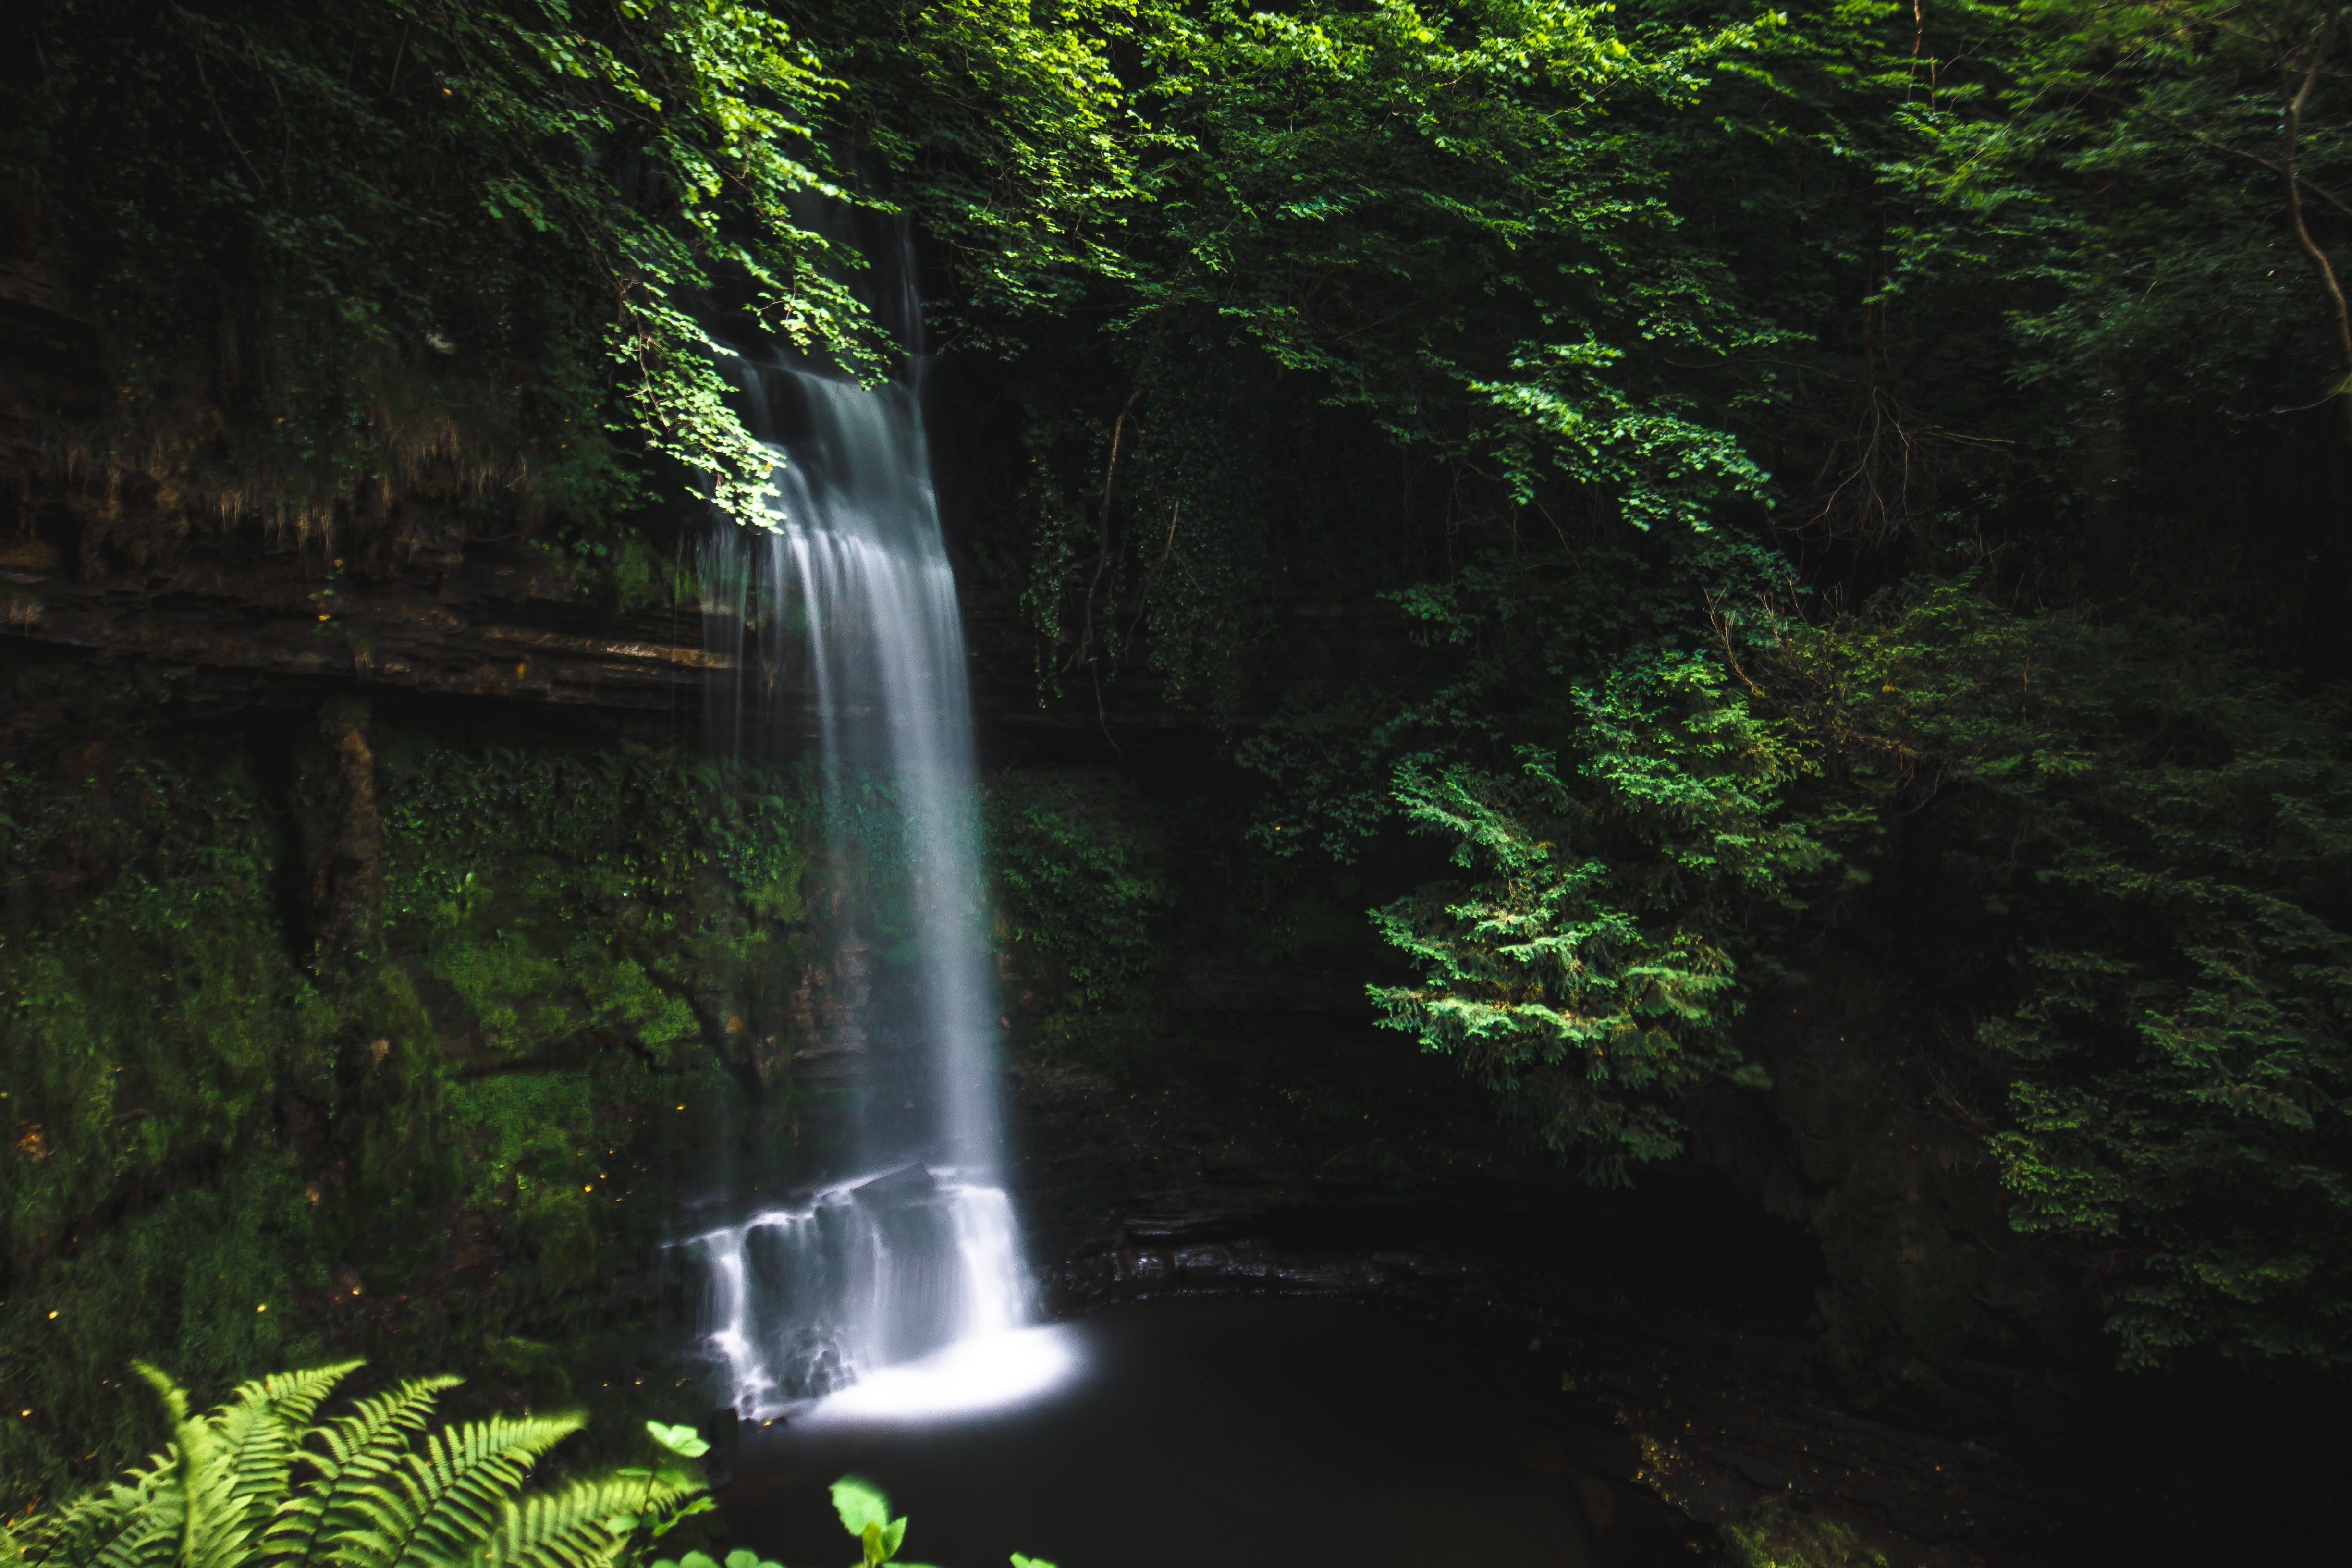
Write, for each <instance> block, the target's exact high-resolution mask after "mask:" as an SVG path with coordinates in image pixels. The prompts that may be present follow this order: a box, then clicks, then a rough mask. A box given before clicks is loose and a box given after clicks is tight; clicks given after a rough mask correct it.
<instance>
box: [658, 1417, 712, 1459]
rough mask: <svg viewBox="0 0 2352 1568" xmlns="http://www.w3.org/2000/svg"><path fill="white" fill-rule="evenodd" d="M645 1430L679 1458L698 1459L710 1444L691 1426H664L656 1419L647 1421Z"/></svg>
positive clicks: (707, 1450)
mask: <svg viewBox="0 0 2352 1568" xmlns="http://www.w3.org/2000/svg"><path fill="white" fill-rule="evenodd" d="M646 1431H647V1432H649V1433H651V1434H652V1435H653V1440H654V1441H655V1442H656V1443H659V1444H660V1445H661V1446H662V1447H665V1448H667V1449H668V1450H669V1451H670V1452H671V1453H673V1454H676V1455H677V1456H679V1457H680V1458H688V1459H698V1458H702V1456H703V1455H705V1454H708V1453H709V1452H710V1445H709V1444H708V1443H706V1442H704V1441H703V1440H702V1438H701V1437H700V1436H698V1435H697V1433H696V1432H695V1430H694V1428H693V1427H691V1426H663V1425H662V1424H661V1423H660V1422H658V1421H648V1422H646Z"/></svg>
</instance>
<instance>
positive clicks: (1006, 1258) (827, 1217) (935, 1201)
mask: <svg viewBox="0 0 2352 1568" xmlns="http://www.w3.org/2000/svg"><path fill="white" fill-rule="evenodd" d="M899 242H900V247H901V248H900V253H899V255H898V258H896V259H897V260H898V262H899V265H898V268H897V271H896V276H897V278H898V280H899V281H900V283H901V289H900V292H899V294H898V297H897V298H896V299H895V300H886V301H882V302H881V305H882V307H884V308H877V312H876V313H877V316H880V317H882V318H883V319H884V321H885V324H886V325H889V326H893V327H896V328H898V330H899V331H901V333H902V335H903V336H905V337H907V338H908V341H911V335H912V328H913V324H914V321H915V319H916V316H915V310H914V304H913V300H912V298H911V292H910V289H911V284H910V282H909V281H908V280H910V279H911V278H912V269H911V268H909V267H908V266H906V265H905V260H906V258H905V254H904V248H903V247H904V244H905V240H904V235H903V232H902V233H901V235H900V237H899ZM893 315H896V316H897V317H898V320H896V321H892V320H890V318H891V317H892V316H893ZM920 363H921V362H920V359H919V357H917V358H915V359H914V360H912V361H911V362H910V363H909V365H908V369H907V371H906V373H905V374H903V375H901V376H900V377H898V379H895V380H893V381H891V382H889V383H888V384H884V385H880V386H866V385H861V384H858V383H857V382H856V381H855V380H852V379H849V378H847V377H845V376H842V375H839V374H833V373H831V372H830V371H828V370H826V369H824V368H822V367H818V366H813V365H811V364H809V363H805V362H804V361H800V360H796V359H795V358H793V357H792V356H790V355H788V354H785V353H778V352H772V351H762V350H760V349H758V348H756V347H754V348H751V349H747V350H746V352H744V353H742V354H740V356H739V357H738V358H737V359H735V360H734V361H732V362H731V363H730V370H731V371H732V373H733V374H734V375H735V377H736V380H737V383H738V385H739V386H740V388H741V390H742V393H743V395H744V406H745V410H746V418H747V422H748V423H749V424H750V426H751V429H752V431H753V433H754V434H756V435H758V436H759V437H761V439H762V440H763V441H765V442H767V443H768V444H769V445H770V447H772V449H773V450H774V451H775V452H776V453H777V456H778V458H779V463H778V467H777V468H776V469H775V470H774V474H773V479H774V482H775V487H776V490H777V492H778V493H777V499H776V500H775V502H774V507H775V510H776V512H777V521H776V523H775V526H774V527H773V528H772V529H771V530H768V531H760V530H749V529H742V528H739V527H735V526H732V525H730V524H726V523H720V524H718V525H716V527H715V529H714V531H713V532H712V533H711V535H710V536H709V540H708V542H707V543H706V546H705V549H704V552H703V557H702V561H701V568H702V576H703V580H704V583H705V599H704V610H705V619H706V624H707V625H708V626H709V627H711V628H712V629H711V631H710V632H709V633H708V634H707V635H708V636H709V637H711V638H712V639H713V641H714V643H715V645H716V646H714V647H713V650H712V651H713V652H714V653H717V654H719V655H720V656H721V657H720V658H719V659H718V660H717V661H715V662H716V663H717V664H719V665H720V666H721V667H723V668H725V669H727V670H729V671H730V672H731V674H730V675H729V676H727V677H726V678H724V679H719V680H717V681H716V682H715V683H714V686H713V688H712V698H713V701H712V709H711V712H710V721H711V730H712V733H713V738H714V743H715V744H717V745H718V746H719V747H720V748H722V749H724V750H727V751H730V752H733V753H735V754H738V755H746V754H752V753H755V752H763V751H764V752H767V753H769V754H770V755H771V756H772V757H776V758H782V757H783V756H786V755H789V754H790V753H791V752H793V751H795V750H801V751H805V749H806V748H807V746H808V744H809V742H814V748H815V752H816V754H817V758H818V761H819V763H820V764H821V775H820V776H821V778H822V780H823V781H824V782H823V794H824V806H825V815H826V819H827V821H828V823H829V825H830V826H829V828H828V833H829V837H830V840H831V842H830V854H831V857H832V859H833V862H834V863H835V866H836V867H839V866H843V865H847V864H851V863H853V862H854V863H856V864H857V865H858V866H860V867H861V868H862V871H861V874H862V875H864V876H865V877H866V878H867V879H868V882H869V885H870V886H872V887H875V888H879V889H883V893H882V895H881V896H880V897H879V899H878V900H877V901H878V902H882V903H887V904H888V905H889V906H890V907H892V908H893V909H895V910H899V911H902V918H901V919H900V921H899V923H898V928H897V929H896V930H894V931H892V932H891V933H889V934H890V938H891V941H890V943H889V946H890V950H891V952H893V953H894V954H895V963H896V964H897V966H898V973H899V974H900V975H901V976H902V979H901V980H900V981H899V982H898V984H897V986H896V990H895V992H894V994H893V1004H894V1005H892V1006H888V1007H886V1006H884V1005H882V1004H881V1003H880V1002H879V1001H878V1000H877V993H876V990H875V986H874V979H875V969H876V961H875V960H874V958H873V957H872V953H873V952H874V950H875V949H876V947H877V945H879V944H880V943H881V942H882V938H881V936H880V934H879V933H877V932H872V931H841V932H840V946H839V948H838V950H837V951H836V952H835V954H834V955H833V963H832V969H831V973H832V974H833V976H834V984H833V985H832V989H831V992H830V993H829V994H831V995H834V996H836V997H846V998H848V1001H847V1002H846V1003H844V1004H841V1005H840V1011H841V1012H842V1013H843V1015H844V1016H840V1017H837V1018H835V1020H834V1023H833V1027H834V1036H835V1037H834V1039H833V1040H832V1047H833V1048H832V1050H831V1052H830V1056H831V1057H832V1058H839V1059H835V1060H832V1061H831V1063H830V1065H826V1064H824V1063H819V1064H818V1065H817V1066H815V1067H813V1068H810V1070H812V1071H829V1072H832V1073H834V1074H835V1076H836V1079H837V1080H839V1081H847V1082H850V1083H852V1084H854V1086H855V1087H856V1089H858V1091H859V1093H860V1094H861V1096H862V1098H863V1099H864V1100H865V1102H866V1106H867V1110H866V1113H865V1115H864V1118H863V1123H862V1125H861V1127H860V1128H859V1137H860V1139H861V1141H862V1147H861V1149H860V1151H859V1157H860V1161H861V1163H863V1164H864V1166H865V1170H866V1173H867V1174H866V1176H865V1177H863V1178H859V1179H851V1180H844V1181H841V1182H838V1183H836V1184H832V1185H829V1186H824V1187H821V1188H819V1189H818V1190H816V1191H815V1192H814V1193H813V1194H810V1195H809V1196H808V1197H807V1198H806V1199H805V1200H804V1201H803V1202H801V1203H799V1204H797V1205H791V1206H785V1207H778V1208H775V1209H772V1210H768V1211H765V1212H761V1213H757V1214H754V1215H751V1216H750V1217H749V1218H748V1219H746V1220H745V1221H743V1222H742V1223H740V1224H738V1225H734V1226H728V1227H726V1228H724V1229H719V1230H714V1231H711V1232H709V1233H708V1234H706V1235H704V1236H701V1237H696V1238H694V1240H693V1241H692V1242H691V1243H689V1244H688V1245H689V1246H691V1247H694V1248H695V1249H697V1250H698V1252H699V1253H700V1254H701V1255H702V1258H703V1259H704V1262H705V1264H706V1266H707V1274H706V1279H707V1280H708V1283H707V1285H706V1288H705V1301H704V1305H703V1314H704V1317H705V1320H706V1321H705V1323H704V1328H705V1330H706V1331H707V1336H708V1337H707V1340H706V1346H707V1349H708V1351H709V1355H710V1357H711V1359H712V1361H713V1362H714V1363H716V1364H718V1365H719V1366H720V1367H722V1368H723V1369H724V1373H725V1376H726V1378H727V1381H728V1384H729V1393H730V1403H732V1404H733V1405H734V1406H735V1407H736V1408H737V1410H739V1411H740V1412H741V1413H742V1414H743V1415H747V1416H752V1417H763V1416H769V1415H774V1414H776V1413H778V1412H780V1411H783V1410H787V1409H792V1408H795V1407H798V1406H800V1405H803V1404H804V1402H807V1401H810V1400H814V1399H818V1398H820V1397H822V1396H824V1395H826V1394H834V1393H835V1392H837V1391H840V1390H843V1389H845V1388H848V1387H850V1386H852V1385H854V1384H860V1383H863V1382H865V1381H866V1380H868V1379H870V1378H872V1377H873V1375H874V1374H875V1373H877V1372H880V1371H882V1370H883V1369H886V1368H894V1367H895V1368H906V1367H908V1366H909V1365H915V1366H921V1365H925V1364H928V1363H926V1362H925V1361H924V1358H926V1357H936V1356H938V1355H939V1354H940V1353H941V1352H955V1351H957V1350H958V1349H959V1347H961V1351H962V1356H963V1363H965V1367H966V1371H967V1372H968V1371H969V1363H971V1359H972V1357H973V1356H975V1355H977V1356H980V1357H981V1358H982V1360H986V1359H989V1357H990V1356H992V1355H993V1354H995V1352H991V1351H989V1350H987V1349H986V1348H985V1347H989V1346H993V1345H999V1344H1000V1343H1008V1342H1012V1341H1016V1340H1019V1339H1020V1338H1021V1336H1019V1335H1018V1334H1017V1333H1015V1331H1017V1330H1019V1329H1020V1328H1021V1326H1022V1324H1023V1323H1024V1321H1026V1318H1027V1316H1028V1298H1029V1278H1028V1273H1027V1270H1026V1268H1025V1267H1024V1265H1023V1263H1022V1260H1021V1254H1020V1238H1019V1233H1018V1229H1017V1227H1016V1226H1015V1224H1014V1221H1013V1209H1012V1205H1011V1204H1010V1203H1009V1202H1008V1201H1007V1199H1006V1197H1005V1194H1003V1191H1002V1190H1001V1189H1000V1188H998V1187H997V1186H995V1185H993V1184H992V1183H991V1181H990V1180H989V1175H988V1173H989V1172H990V1171H991V1170H992V1167H993V1165H994V1163H995V1161H996V1158H997V1152H998V1121H997V1110H996V1089H995V1084H994V1079H993V1076H992V1070H991V1056H992V1043H993V1042H992V1030H991V1029H990V1027H989V1025H990V1022H991V1005H990V1004H991V997H990V994H989V990H988V984H987V979H986V970H985V968H984V966H983V958H982V951H981V946H980V938H981V931H980V912H981V881H980V876H979V870H978V826H977V823H976V820H975V809H976V801H977V795H976V791H975V788H974V777H973V763H972V740H971V710H970V703H969V693H968V689H967V680H966V675H965V670H964V647H963V631H962V625H961V618H960V615H959V610H958V605H957V600H956V592H955V577H954V573H953V571H952V569H951V567H950V563H949V561H948V556H947V552H946V549H945V547H944V544H943V542H942V541H941V537H940V517H939V509H938V506H937V503H936V501H935V500H934V497H933V493H932V486H931V476H930V461H929V452H928V449H927V447H926V442H925V435H924V428H923V417H922V405H921V398H920V395H919V375H920ZM877 803H878V804H877ZM877 816H878V817H879V818H882V819H885V820H884V821H883V822H882V823H881V826H882V827H883V828H884V829H885V830H886V831H884V832H883V834H882V837H886V838H887V840H888V841H889V844H890V845H891V846H893V847H894V848H893V850H892V852H889V853H884V852H881V851H877V849H876V848H875V845H874V840H875V838H876V833H875V832H874V831H872V830H873V829H874V828H875V826H876V824H877ZM861 827H862V828H864V829H866V831H864V833H863V836H862V837H861V833H860V830H861ZM853 840H856V842H853ZM877 857H878V862H877ZM811 1054H812V1055H814V1056H817V1057H825V1056H827V1054H828V1053H826V1052H824V1051H818V1052H814V1053H811ZM920 1160H929V1161H931V1162H933V1163H939V1164H940V1165H941V1167H942V1168H941V1169H940V1171H939V1172H937V1173H934V1172H933V1171H932V1170H931V1169H930V1168H929V1167H928V1166H926V1165H925V1164H923V1163H903V1162H908V1161H920ZM892 1166H898V1167H899V1168H898V1169H895V1170H891V1171H890V1173H888V1174H887V1175H883V1176H881V1177H879V1178H878V1179H875V1178H873V1176H872V1174H871V1173H873V1172H875V1171H876V1170H889V1168H890V1167H892ZM999 1359H1002V1358H1001V1357H1000V1358H999ZM1013 1359H1014V1360H1018V1359H1019V1357H1018V1355H1017V1354H1014V1355H1013ZM903 1377H904V1373H901V1378H902V1380H903ZM964 1381H965V1383H966V1384H969V1379H968V1378H966V1379H965V1380H964ZM968 1394H969V1388H968V1386H967V1387H966V1388H965V1390H964V1392H963V1393H961V1394H946V1395H943V1397H947V1398H949V1399H950V1400H953V1399H959V1398H966V1397H968ZM913 1403H915V1404H916V1405H919V1404H920V1400H919V1399H918V1400H916V1401H914V1402H913Z"/></svg>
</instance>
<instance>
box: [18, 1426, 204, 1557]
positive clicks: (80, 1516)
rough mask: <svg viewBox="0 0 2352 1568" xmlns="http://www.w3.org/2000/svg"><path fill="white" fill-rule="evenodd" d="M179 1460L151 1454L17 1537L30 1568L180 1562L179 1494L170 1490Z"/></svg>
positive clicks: (166, 1453) (167, 1452)
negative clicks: (52, 1565)
mask: <svg viewBox="0 0 2352 1568" xmlns="http://www.w3.org/2000/svg"><path fill="white" fill-rule="evenodd" d="M179 1463H180V1456H179V1454H178V1452H177V1450H175V1449H172V1448H166V1449H164V1450H163V1452H162V1453H159V1454H150V1455H149V1456H148V1457H147V1458H146V1460H145V1461H144V1463H143V1464H142V1465H140V1466H139V1467H137V1468H133V1469H131V1470H130V1471H129V1472H127V1473H126V1474H125V1475H124V1476H123V1477H122V1479H120V1480H117V1481H113V1482H110V1484H108V1485H106V1486H104V1487H101V1488H100V1489H96V1490H94V1491H89V1492H86V1493H84V1494H83V1495H82V1496H80V1497H79V1498H76V1499H75V1500H73V1501H71V1502H69V1503H68V1504H67V1505H66V1506H65V1507H63V1508H61V1509H59V1510H58V1511H57V1512H55V1513H50V1514H45V1515H43V1516H41V1517H40V1518H38V1519H37V1520H34V1521H31V1522H30V1523H29V1524H27V1525H26V1526H24V1527H22V1528H21V1529H19V1530H18V1531H16V1532H15V1536H16V1543H17V1546H18V1550H19V1551H20V1552H22V1553H23V1555H24V1560H25V1561H26V1563H33V1564H37V1565H40V1564H59V1565H68V1564H70V1565H72V1568H81V1565H83V1564H91V1565H95V1564H98V1563H107V1564H110V1568H164V1565H165V1564H168V1563H173V1561H175V1560H176V1559H177V1558H178V1556H179V1550H180V1536H181V1530H182V1522H183V1521H182V1519H181V1513H180V1493H179V1488H178V1487H176V1486H174V1485H172V1484H171V1483H172V1481H173V1479H174V1478H175V1477H176V1475H177V1473H178V1469H179Z"/></svg>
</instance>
